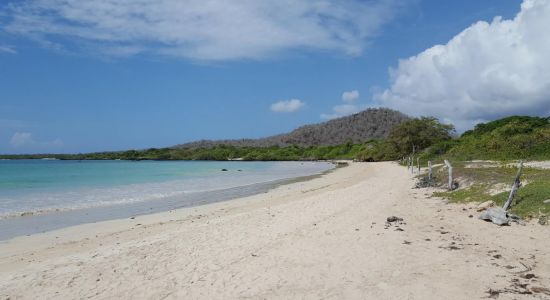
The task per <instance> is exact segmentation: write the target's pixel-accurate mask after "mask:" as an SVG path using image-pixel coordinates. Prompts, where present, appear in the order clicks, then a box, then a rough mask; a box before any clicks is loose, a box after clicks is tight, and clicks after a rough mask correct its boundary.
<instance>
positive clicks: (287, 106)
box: [271, 99, 305, 113]
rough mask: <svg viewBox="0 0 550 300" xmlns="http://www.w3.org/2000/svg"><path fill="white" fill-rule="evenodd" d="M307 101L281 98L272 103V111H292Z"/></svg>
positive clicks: (298, 108)
mask: <svg viewBox="0 0 550 300" xmlns="http://www.w3.org/2000/svg"><path fill="white" fill-rule="evenodd" d="M304 106H305V103H304V102H303V101H302V100H299V99H290V100H281V101H278V102H275V103H273V104H271V111H272V112H276V113H291V112H295V111H298V110H300V109H301V108H302V107H304Z"/></svg>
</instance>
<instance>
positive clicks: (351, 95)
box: [321, 90, 367, 120]
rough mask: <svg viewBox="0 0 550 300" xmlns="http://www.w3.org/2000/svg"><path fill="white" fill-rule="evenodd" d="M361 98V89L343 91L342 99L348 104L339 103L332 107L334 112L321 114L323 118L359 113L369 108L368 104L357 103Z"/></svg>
mask: <svg viewBox="0 0 550 300" xmlns="http://www.w3.org/2000/svg"><path fill="white" fill-rule="evenodd" d="M357 99H359V91H358V90H353V91H348V92H343V93H342V101H343V102H344V103H346V104H338V105H335V106H333V107H332V113H329V114H321V119H326V120H328V119H335V118H339V117H344V116H348V115H351V114H354V113H358V112H360V111H362V110H364V109H366V108H367V105H363V104H358V103H355V102H356V101H357Z"/></svg>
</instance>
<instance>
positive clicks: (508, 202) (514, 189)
mask: <svg viewBox="0 0 550 300" xmlns="http://www.w3.org/2000/svg"><path fill="white" fill-rule="evenodd" d="M522 171H523V161H520V162H519V168H518V172H517V174H516V178H515V179H514V183H513V184H512V190H511V191H510V195H509V196H508V200H506V203H504V206H503V207H502V208H503V209H504V210H508V209H509V208H510V206H511V205H512V201H513V200H514V197H515V196H516V192H517V191H518V189H519V187H520V186H521V181H520V180H519V179H520V177H521V172H522Z"/></svg>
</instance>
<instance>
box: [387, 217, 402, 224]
mask: <svg viewBox="0 0 550 300" xmlns="http://www.w3.org/2000/svg"><path fill="white" fill-rule="evenodd" d="M386 221H387V222H388V223H392V222H398V221H403V218H400V217H396V216H391V217H388V218H387V219H386Z"/></svg>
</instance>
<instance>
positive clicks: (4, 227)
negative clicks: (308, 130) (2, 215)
mask: <svg viewBox="0 0 550 300" xmlns="http://www.w3.org/2000/svg"><path fill="white" fill-rule="evenodd" d="M342 166H344V165H341V164H335V165H334V167H333V168H331V169H328V170H325V171H323V172H321V173H318V174H313V175H307V176H300V177H294V178H286V179H279V180H275V181H270V182H263V183H256V184H250V185H243V186H239V187H233V188H228V189H221V190H213V191H205V192H200V193H193V194H189V195H185V201H183V200H182V197H181V196H177V197H167V198H164V199H162V201H144V202H136V203H129V204H121V205H112V206H103V207H91V208H84V209H77V210H69V211H60V212H52V213H48V214H40V215H31V216H25V217H19V218H7V219H0V241H5V240H8V239H11V238H14V237H18V236H24V235H32V234H37V233H42V232H47V231H52V230H56V229H61V228H65V227H71V226H76V225H80V224H86V223H96V222H101V221H108V220H115V219H125V218H130V217H135V216H140V215H147V214H154V213H159V212H166V211H170V210H174V209H179V208H185V207H194V206H199V205H205V204H210V203H216V202H223V201H229V200H234V199H238V198H243V197H247V196H252V195H256V194H260V193H266V192H268V191H269V190H271V189H274V188H276V187H278V186H281V185H285V184H290V183H295V182H301V181H307V180H311V179H313V178H318V177H320V176H322V175H324V174H328V173H330V172H332V171H334V170H335V169H337V168H339V167H342Z"/></svg>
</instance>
